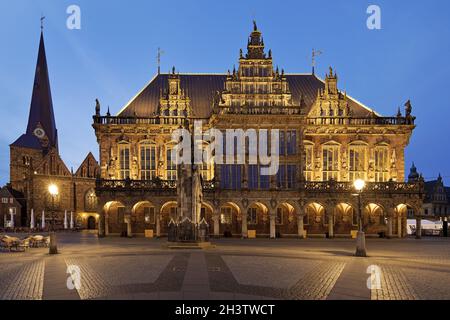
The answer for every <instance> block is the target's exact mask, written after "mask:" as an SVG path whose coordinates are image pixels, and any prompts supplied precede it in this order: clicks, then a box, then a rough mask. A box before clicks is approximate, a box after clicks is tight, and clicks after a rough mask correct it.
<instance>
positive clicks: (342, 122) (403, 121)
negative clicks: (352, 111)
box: [306, 117, 415, 126]
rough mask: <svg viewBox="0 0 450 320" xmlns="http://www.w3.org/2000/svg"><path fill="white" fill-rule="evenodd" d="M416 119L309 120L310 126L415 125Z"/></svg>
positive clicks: (344, 118) (318, 118) (320, 118)
mask: <svg viewBox="0 0 450 320" xmlns="http://www.w3.org/2000/svg"><path fill="white" fill-rule="evenodd" d="M414 119H415V118H414V117H369V118H367V117H366V118H348V117H317V118H307V119H306V124H309V125H325V124H330V125H358V126H368V125H414Z"/></svg>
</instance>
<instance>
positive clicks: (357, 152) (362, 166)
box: [348, 144, 367, 181]
mask: <svg viewBox="0 0 450 320" xmlns="http://www.w3.org/2000/svg"><path fill="white" fill-rule="evenodd" d="M348 161H349V166H348V170H349V181H355V180H356V179H365V178H366V171H367V170H366V146H365V145H361V144H355V145H350V146H349V148H348Z"/></svg>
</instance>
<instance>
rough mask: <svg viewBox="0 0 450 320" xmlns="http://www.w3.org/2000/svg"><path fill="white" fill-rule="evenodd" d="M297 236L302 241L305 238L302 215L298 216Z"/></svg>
mask: <svg viewBox="0 0 450 320" xmlns="http://www.w3.org/2000/svg"><path fill="white" fill-rule="evenodd" d="M297 234H298V237H299V238H300V239H303V238H304V237H305V230H304V226H303V215H302V214H298V215H297Z"/></svg>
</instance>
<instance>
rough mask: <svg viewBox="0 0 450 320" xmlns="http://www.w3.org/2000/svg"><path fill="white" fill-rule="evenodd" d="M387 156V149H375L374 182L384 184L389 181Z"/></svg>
mask: <svg viewBox="0 0 450 320" xmlns="http://www.w3.org/2000/svg"><path fill="white" fill-rule="evenodd" d="M388 154H389V153H388V148H387V147H376V148H375V154H374V156H375V181H380V182H384V181H388V180H389V167H388V163H389V160H388Z"/></svg>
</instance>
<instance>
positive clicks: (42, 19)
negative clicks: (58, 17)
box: [41, 14, 45, 31]
mask: <svg viewBox="0 0 450 320" xmlns="http://www.w3.org/2000/svg"><path fill="white" fill-rule="evenodd" d="M44 19H45V17H44V15H42V14H41V31H42V30H44Z"/></svg>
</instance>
